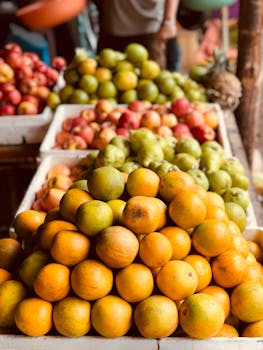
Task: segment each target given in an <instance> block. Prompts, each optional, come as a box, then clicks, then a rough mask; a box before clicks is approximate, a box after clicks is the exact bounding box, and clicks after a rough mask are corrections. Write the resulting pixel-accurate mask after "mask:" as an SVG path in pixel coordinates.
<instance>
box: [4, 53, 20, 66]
mask: <svg viewBox="0 0 263 350" xmlns="http://www.w3.org/2000/svg"><path fill="white" fill-rule="evenodd" d="M5 61H6V63H8V64H9V66H10V67H12V68H14V69H15V68H18V67H20V66H21V64H22V55H21V53H18V52H16V51H8V53H7V54H6V57H5Z"/></svg>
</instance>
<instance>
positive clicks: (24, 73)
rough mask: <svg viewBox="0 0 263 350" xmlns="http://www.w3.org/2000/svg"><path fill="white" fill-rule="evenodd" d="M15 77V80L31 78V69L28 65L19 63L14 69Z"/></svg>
mask: <svg viewBox="0 0 263 350" xmlns="http://www.w3.org/2000/svg"><path fill="white" fill-rule="evenodd" d="M15 77H16V79H17V80H23V79H26V78H32V77H33V70H32V68H31V67H30V66H25V65H21V66H20V67H18V68H17V69H16V70H15Z"/></svg>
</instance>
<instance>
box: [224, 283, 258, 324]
mask: <svg viewBox="0 0 263 350" xmlns="http://www.w3.org/2000/svg"><path fill="white" fill-rule="evenodd" d="M230 301H231V310H232V312H233V314H234V315H235V316H237V317H238V318H239V319H240V320H241V321H244V322H256V321H260V320H262V319H263V284H262V282H261V281H247V282H243V283H241V284H239V285H238V286H237V287H235V288H234V290H233V291H232V294H231V296H230Z"/></svg>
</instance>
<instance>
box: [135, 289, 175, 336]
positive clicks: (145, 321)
mask: <svg viewBox="0 0 263 350" xmlns="http://www.w3.org/2000/svg"><path fill="white" fill-rule="evenodd" d="M134 321H135V324H136V327H137V328H138V330H139V332H140V333H141V335H142V336H143V337H145V338H163V337H168V336H169V335H171V334H172V333H173V332H174V331H175V330H176V328H177V326H178V311H177V307H176V304H175V302H174V301H173V300H171V299H170V298H167V297H166V296H164V295H151V296H149V297H148V298H146V299H144V300H142V301H141V302H140V303H139V304H138V305H136V307H135V310H134Z"/></svg>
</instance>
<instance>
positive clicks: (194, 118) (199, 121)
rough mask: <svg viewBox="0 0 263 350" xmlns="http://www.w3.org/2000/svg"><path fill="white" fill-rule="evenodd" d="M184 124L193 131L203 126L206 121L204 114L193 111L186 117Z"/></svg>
mask: <svg viewBox="0 0 263 350" xmlns="http://www.w3.org/2000/svg"><path fill="white" fill-rule="evenodd" d="M184 122H185V123H186V124H187V125H188V126H189V128H190V129H192V128H194V127H196V126H199V125H203V124H204V123H205V119H204V116H203V114H202V113H200V112H198V111H196V110H194V109H192V110H191V112H189V113H188V114H187V115H186V116H185V117H184Z"/></svg>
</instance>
